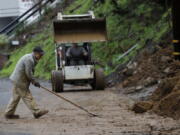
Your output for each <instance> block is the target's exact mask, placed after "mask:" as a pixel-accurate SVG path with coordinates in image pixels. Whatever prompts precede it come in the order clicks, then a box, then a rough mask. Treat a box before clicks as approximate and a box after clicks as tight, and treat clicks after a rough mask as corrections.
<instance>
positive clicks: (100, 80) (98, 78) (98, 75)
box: [91, 68, 105, 90]
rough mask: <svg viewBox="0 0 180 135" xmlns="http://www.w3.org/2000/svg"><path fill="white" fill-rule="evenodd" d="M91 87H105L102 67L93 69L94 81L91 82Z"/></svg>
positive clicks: (95, 88)
mask: <svg viewBox="0 0 180 135" xmlns="http://www.w3.org/2000/svg"><path fill="white" fill-rule="evenodd" d="M91 86H92V88H93V89H94V90H104V89H105V76H104V73H103V69H101V68H99V69H95V72H94V81H93V83H92V85H91Z"/></svg>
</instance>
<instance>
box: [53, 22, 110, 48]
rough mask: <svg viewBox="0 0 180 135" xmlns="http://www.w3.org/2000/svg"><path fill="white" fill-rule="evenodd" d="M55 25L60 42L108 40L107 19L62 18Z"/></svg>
mask: <svg viewBox="0 0 180 135" xmlns="http://www.w3.org/2000/svg"><path fill="white" fill-rule="evenodd" d="M53 25H54V40H55V42H56V43H58V44H59V43H79V42H99V41H107V32H106V20H105V19H84V20H61V21H55V22H54V24H53Z"/></svg>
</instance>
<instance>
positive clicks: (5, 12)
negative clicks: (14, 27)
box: [0, 0, 33, 29]
mask: <svg viewBox="0 0 180 135" xmlns="http://www.w3.org/2000/svg"><path fill="white" fill-rule="evenodd" d="M32 6H33V2H32V0H0V29H2V28H3V27H5V26H6V25H7V24H8V23H10V22H11V21H12V20H14V19H15V18H17V17H18V16H20V15H22V14H23V13H24V12H25V11H27V10H28V9H29V8H31V7H32Z"/></svg>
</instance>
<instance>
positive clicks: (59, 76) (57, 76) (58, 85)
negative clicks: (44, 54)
mask: <svg viewBox="0 0 180 135" xmlns="http://www.w3.org/2000/svg"><path fill="white" fill-rule="evenodd" d="M51 83H52V90H53V91H54V92H63V91H64V76H63V73H62V71H57V70H53V71H52V72H51Z"/></svg>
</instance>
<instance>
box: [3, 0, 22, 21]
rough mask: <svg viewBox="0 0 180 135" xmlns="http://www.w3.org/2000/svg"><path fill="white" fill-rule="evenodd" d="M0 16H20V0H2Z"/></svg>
mask: <svg viewBox="0 0 180 135" xmlns="http://www.w3.org/2000/svg"><path fill="white" fill-rule="evenodd" d="M0 3H1V4H0V18H2V17H13V16H19V14H20V12H19V0H1V2H0Z"/></svg>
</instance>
